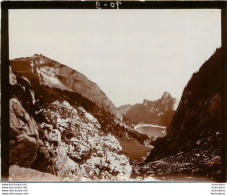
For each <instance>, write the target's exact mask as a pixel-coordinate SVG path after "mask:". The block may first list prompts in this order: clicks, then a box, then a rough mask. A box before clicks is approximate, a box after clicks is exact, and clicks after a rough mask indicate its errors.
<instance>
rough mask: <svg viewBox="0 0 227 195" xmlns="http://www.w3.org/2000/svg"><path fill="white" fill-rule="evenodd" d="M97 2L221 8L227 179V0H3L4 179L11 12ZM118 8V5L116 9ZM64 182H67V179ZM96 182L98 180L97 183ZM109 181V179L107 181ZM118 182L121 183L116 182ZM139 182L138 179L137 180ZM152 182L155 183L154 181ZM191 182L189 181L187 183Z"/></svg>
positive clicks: (78, 6)
mask: <svg viewBox="0 0 227 195" xmlns="http://www.w3.org/2000/svg"><path fill="white" fill-rule="evenodd" d="M97 2H99V3H100V6H99V7H101V8H102V9H113V8H112V7H110V6H108V7H105V6H103V5H104V3H105V4H107V3H108V5H109V4H110V3H111V2H114V3H116V2H119V3H120V5H119V9H220V10H221V26H222V30H221V32H222V33H221V41H222V49H223V50H222V51H223V55H222V57H223V58H222V59H223V61H222V72H223V75H222V89H223V90H222V107H223V108H224V109H222V115H223V118H222V121H223V130H224V132H223V139H222V147H223V148H222V152H223V153H222V161H223V164H222V171H223V174H222V176H223V178H222V181H223V182H226V178H227V175H226V174H227V173H226V166H227V164H226V155H227V153H226V152H227V143H226V142H227V141H226V138H227V137H226V136H227V133H226V127H227V120H226V116H227V115H226V113H227V93H226V89H227V57H226V54H227V46H226V44H227V2H224V1H199V2H198V1H197V2H196V1H171V2H170V1H144V2H141V1H3V2H2V3H1V29H2V30H1V181H2V182H9V181H8V177H9V30H8V22H9V21H8V20H9V19H8V11H9V10H11V9H97V4H96V3H97ZM114 9H116V7H115V8H114ZM63 183H64V182H63ZM93 183H96V182H93ZM104 183H106V182H104ZM114 183H118V182H114ZM136 183H138V182H136ZM150 183H152V182H150ZM183 183H187V182H183Z"/></svg>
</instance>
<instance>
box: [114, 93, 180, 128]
mask: <svg viewBox="0 0 227 195" xmlns="http://www.w3.org/2000/svg"><path fill="white" fill-rule="evenodd" d="M175 105H176V99H175V98H173V97H172V96H171V95H170V93H168V92H164V93H163V95H162V97H161V98H160V99H158V100H154V101H149V100H146V99H144V100H143V103H142V104H135V105H130V104H127V105H123V106H120V107H118V110H119V111H120V113H121V114H122V115H124V117H125V119H126V120H129V121H130V122H132V123H134V124H138V123H148V124H155V125H161V126H168V125H169V124H170V122H171V120H172V116H173V114H174V112H175V110H174V108H175Z"/></svg>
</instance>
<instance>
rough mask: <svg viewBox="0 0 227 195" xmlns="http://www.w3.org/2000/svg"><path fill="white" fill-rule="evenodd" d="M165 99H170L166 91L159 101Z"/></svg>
mask: <svg viewBox="0 0 227 195" xmlns="http://www.w3.org/2000/svg"><path fill="white" fill-rule="evenodd" d="M167 98H172V96H171V94H170V93H169V92H167V91H165V92H164V93H163V95H162V97H161V99H167Z"/></svg>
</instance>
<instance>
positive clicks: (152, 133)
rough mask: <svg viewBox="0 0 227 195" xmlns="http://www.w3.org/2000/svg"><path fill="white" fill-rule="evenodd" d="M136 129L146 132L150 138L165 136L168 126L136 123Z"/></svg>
mask: <svg viewBox="0 0 227 195" xmlns="http://www.w3.org/2000/svg"><path fill="white" fill-rule="evenodd" d="M135 130H136V131H137V132H139V133H142V134H146V135H147V136H148V137H150V138H151V137H155V138H158V137H164V136H165V135H166V127H164V126H158V125H152V124H139V125H136V126H135Z"/></svg>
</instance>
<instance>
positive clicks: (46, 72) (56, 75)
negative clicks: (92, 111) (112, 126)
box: [10, 54, 122, 119]
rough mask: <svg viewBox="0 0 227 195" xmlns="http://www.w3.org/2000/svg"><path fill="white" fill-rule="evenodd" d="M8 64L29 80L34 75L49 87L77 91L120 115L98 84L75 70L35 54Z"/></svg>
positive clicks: (103, 107) (105, 108) (112, 112)
mask: <svg viewBox="0 0 227 195" xmlns="http://www.w3.org/2000/svg"><path fill="white" fill-rule="evenodd" d="M10 65H11V67H12V71H16V72H18V73H19V74H22V75H23V76H25V77H27V78H28V79H29V80H30V79H32V78H34V77H36V78H38V79H39V82H40V83H41V84H44V85H47V86H49V87H56V88H59V89H62V90H68V91H73V92H77V93H79V94H81V95H82V96H83V97H85V98H87V99H88V100H90V101H91V102H93V103H94V104H96V105H97V106H98V107H100V108H101V109H104V110H105V111H106V112H109V113H111V114H112V115H114V116H116V117H117V118H118V119H121V117H122V116H121V114H120V113H119V111H118V110H117V109H116V107H115V106H114V104H113V103H112V102H111V101H110V100H109V98H108V97H107V96H106V94H105V93H104V92H103V91H102V90H101V89H100V88H99V86H98V85H97V84H96V83H94V82H92V81H90V80H89V79H88V78H87V77H86V76H84V75H83V74H81V73H79V72H78V71H76V70H73V69H71V68H69V67H67V66H65V65H63V64H60V63H58V62H56V61H54V60H51V59H49V58H47V57H45V56H43V55H37V54H35V55H34V56H32V57H28V58H19V59H15V60H11V61H10Z"/></svg>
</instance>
